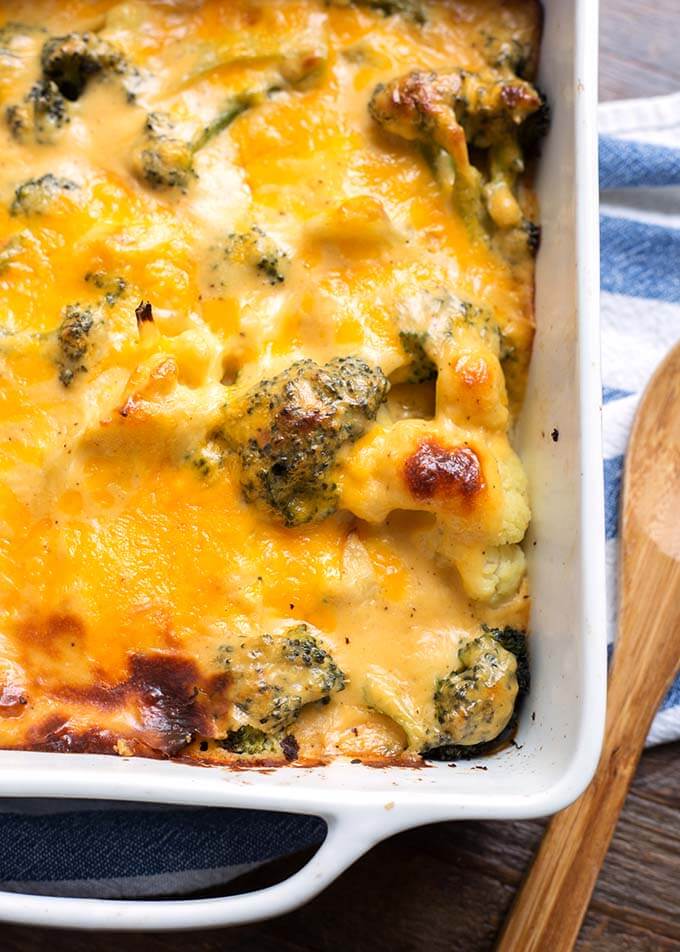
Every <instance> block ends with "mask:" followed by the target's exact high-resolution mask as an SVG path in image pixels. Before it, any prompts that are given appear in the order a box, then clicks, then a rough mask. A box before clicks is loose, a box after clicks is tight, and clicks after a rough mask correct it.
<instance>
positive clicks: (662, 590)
mask: <svg viewBox="0 0 680 952" xmlns="http://www.w3.org/2000/svg"><path fill="white" fill-rule="evenodd" d="M678 404H680V344H678V345H677V346H676V347H674V348H673V350H672V351H671V352H670V353H669V354H668V355H667V356H666V358H665V360H664V361H663V362H662V363H661V365H660V367H659V368H658V369H657V370H656V372H655V374H654V376H653V377H652V379H651V381H650V382H649V384H648V386H647V389H646V390H645V393H644V395H643V397H642V400H641V401H640V404H639V406H638V409H637V414H636V416H635V422H634V423H633V429H632V431H631V434H630V440H629V442H628V451H627V453H626V467H625V471H624V476H623V497H622V502H621V533H620V546H619V559H620V576H619V577H620V579H621V588H620V592H621V594H620V601H619V621H618V636H617V642H616V650H615V651H614V658H613V661H612V663H611V665H610V668H609V682H608V687H607V719H606V726H605V732H604V744H603V747H602V754H601V756H600V762H599V764H598V767H597V770H596V772H595V776H594V777H593V780H592V782H591V784H590V786H589V787H588V789H587V790H586V791H585V792H584V793H583V795H582V796H581V797H579V799H578V800H577V801H576V803H572V804H571V806H569V807H567V809H566V810H562V811H561V812H560V813H558V814H557V816H554V817H552V819H551V820H550V822H549V824H548V828H547V830H546V833H545V836H544V837H543V840H542V842H541V845H540V848H539V850H538V852H537V854H536V857H535V859H534V861H533V864H532V866H531V869H530V871H529V874H528V876H527V877H526V879H525V881H524V884H523V885H522V888H521V890H520V892H519V894H518V896H517V898H516V901H515V903H514V905H513V907H512V911H511V913H510V915H509V917H508V918H507V919H506V921H505V924H504V927H503V932H502V935H501V938H500V940H499V942H498V945H497V949H496V952H515V950H517V949H521V950H522V952H542V950H543V949H550V950H551V952H572V950H573V948H574V945H575V943H576V940H577V938H578V935H579V931H580V929H581V925H582V923H583V919H584V916H585V914H586V912H587V910H588V906H589V904H590V899H591V896H592V893H593V889H594V887H595V883H596V881H597V877H598V874H599V871H600V869H601V867H602V863H603V862H604V859H605V857H606V855H607V851H608V849H609V845H610V842H611V839H612V836H613V834H614V830H615V829H616V825H617V823H618V820H619V815H620V813H621V809H622V807H623V804H624V803H625V800H626V796H627V793H628V788H629V786H630V784H631V781H632V779H633V777H634V776H635V771H636V769H637V766H638V762H639V759H640V755H641V753H642V751H643V748H644V744H645V739H646V737H647V735H648V733H649V728H650V726H651V724H652V719H653V717H654V714H655V713H656V711H657V710H658V707H659V705H660V703H661V701H662V700H663V698H664V696H665V695H666V693H667V691H668V689H669V687H670V686H671V683H672V681H673V679H674V678H675V676H676V674H677V673H678V670H679V668H680V534H679V533H678V519H677V513H678V510H680V467H679V466H678V462H679V453H680V414H678V413H677V412H676V410H677V407H678ZM643 632H644V637H641V634H642V633H643Z"/></svg>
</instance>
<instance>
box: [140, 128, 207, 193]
mask: <svg viewBox="0 0 680 952" xmlns="http://www.w3.org/2000/svg"><path fill="white" fill-rule="evenodd" d="M193 163H194V149H193V148H192V146H191V144H190V143H188V142H185V141H184V140H183V139H181V138H180V137H179V136H178V135H177V134H176V131H175V127H174V124H173V122H172V120H171V119H170V117H169V116H167V115H166V114H165V113H161V112H152V113H150V114H149V115H148V116H147V118H146V122H145V123H144V130H143V143H142V146H141V147H140V148H139V149H138V150H137V152H136V153H135V155H134V157H133V168H134V171H135V174H136V175H137V177H138V178H139V179H140V180H141V181H143V182H145V183H146V184H147V185H149V186H150V187H151V188H154V189H163V188H179V189H181V190H182V191H186V189H187V187H188V186H189V184H190V182H191V181H192V179H195V178H196V172H195V171H194V164H193Z"/></svg>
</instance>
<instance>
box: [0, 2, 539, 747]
mask: <svg viewBox="0 0 680 952" xmlns="http://www.w3.org/2000/svg"><path fill="white" fill-rule="evenodd" d="M378 6H379V5H377V4H376V5H372V4H370V3H369V4H360V3H356V4H353V3H342V2H335V3H330V2H328V3H327V2H323V0H260V2H256V0H235V2H232V3H223V2H219V0H204V2H200V0H185V2H181V0H176V2H175V0H156V2H141V0H129V2H123V3H118V4H114V3H113V2H110V0H88V2H84V0H67V2H63V0H38V2H34V0H31V2H29V0H5V2H4V3H3V4H2V8H1V10H0V28H1V27H4V30H3V33H2V34H0V109H1V110H2V113H3V118H1V119H0V154H1V155H2V161H1V162H0V315H1V324H2V329H1V330H0V525H1V531H0V745H1V746H3V747H21V748H34V749H48V750H74V751H84V750H87V751H99V752H109V753H117V754H120V755H131V754H141V755H146V756H179V755H182V756H191V757H199V758H204V759H209V760H214V761H215V762H229V761H231V760H234V759H238V758H239V756H240V755H239V753H238V751H236V752H234V750H233V749H232V750H228V749H225V748H224V747H223V746H222V745H221V744H220V738H223V737H224V736H225V734H226V733H227V732H229V731H234V730H237V729H238V728H239V727H242V726H243V725H250V726H252V721H249V719H248V715H247V705H246V706H245V709H244V707H243V705H242V706H240V707H239V706H238V705H237V704H235V703H234V701H233V697H234V696H235V695H234V687H233V669H231V670H230V668H229V664H228V663H225V661H224V658H225V655H224V651H225V645H226V646H230V645H232V644H235V643H236V642H237V641H239V640H240V641H241V642H242V643H243V644H249V643H250V641H249V639H257V638H260V637H261V636H262V635H265V636H269V635H273V636H275V637H277V636H278V635H279V634H280V633H285V632H286V631H288V630H297V629H296V627H295V626H299V625H305V626H307V627H306V628H305V629H303V630H304V631H307V632H310V631H311V632H315V637H316V639H317V642H318V643H319V644H320V645H322V646H323V649H324V650H326V651H327V652H329V653H330V655H331V656H332V659H333V662H334V664H335V665H337V667H338V668H339V669H340V670H341V671H342V673H343V676H344V687H343V689H342V690H339V691H335V690H334V691H330V692H328V695H327V696H326V695H325V696H324V699H323V700H322V701H320V702H319V701H317V702H316V703H310V704H308V705H305V706H304V707H303V709H302V711H301V712H300V713H299V714H298V716H297V717H296V718H295V719H293V720H289V721H286V723H285V730H286V734H287V736H289V735H290V736H293V737H294V746H293V753H292V754H290V743H289V744H288V750H287V753H286V756H287V757H288V758H289V759H290V757H291V756H296V757H297V758H298V759H299V760H301V761H302V762H305V761H311V760H314V759H315V758H316V759H318V758H326V757H329V756H334V755H339V754H340V755H346V756H351V757H354V756H359V757H364V758H368V759H374V760H375V759H381V758H402V759H403V758H407V759H408V758H409V757H414V758H415V757H417V753H418V750H419V749H420V747H421V746H423V745H424V746H427V743H426V741H427V740H428V739H429V741H431V740H432V736H431V735H427V737H425V740H423V738H422V737H420V738H419V740H418V741H416V740H415V739H414V737H415V734H414V733H412V732H411V731H410V729H409V725H408V721H407V719H406V720H401V719H400V718H399V716H398V714H397V715H396V716H395V710H396V708H394V707H389V705H388V706H387V707H383V706H382V705H381V704H380V703H379V702H377V701H376V700H375V698H376V692H375V685H376V684H383V683H384V682H385V679H388V681H389V683H390V684H391V685H392V688H393V691H394V696H395V697H400V698H402V699H404V703H407V704H408V706H409V709H410V710H411V711H412V712H416V715H417V717H418V718H419V719H420V720H421V721H422V722H427V723H435V722H436V715H435V710H434V690H435V685H436V684H437V682H438V679H440V678H443V677H445V676H446V675H448V674H449V672H452V671H455V670H458V669H460V668H461V666H462V665H461V662H460V659H459V654H458V652H459V648H460V647H461V645H462V644H463V643H464V642H466V641H468V640H470V639H471V638H474V637H476V636H478V635H479V632H480V630H481V629H480V626H481V625H482V624H488V625H490V626H492V627H494V628H502V627H504V626H506V625H511V626H513V627H516V628H519V629H524V628H525V627H526V623H527V617H528V605H529V601H528V594H527V584H526V580H525V579H524V572H523V564H524V563H523V557H522V555H521V550H520V549H519V547H518V543H519V542H521V539H522V537H523V535H524V531H525V529H526V525H527V522H528V518H529V510H528V505H527V501H526V486H525V481H524V477H523V474H522V471H521V466H520V464H519V462H518V460H517V458H516V456H515V455H514V453H513V451H512V449H511V447H510V444H509V442H508V436H507V434H508V430H509V428H510V426H511V423H512V418H513V415H514V414H515V413H516V412H517V410H518V408H519V405H520V402H521V395H522V388H523V380H524V376H525V372H526V367H527V364H528V359H529V354H530V347H531V338H532V326H533V264H532V262H531V260H530V258H529V257H527V256H519V257H518V256H517V255H515V256H513V255H508V254H504V253H503V250H502V248H501V246H500V245H499V244H498V243H495V242H494V241H490V240H489V239H488V236H487V235H486V234H479V233H477V232H476V231H475V229H474V228H471V227H470V226H469V222H466V221H465V220H464V216H463V215H462V214H461V212H460V210H459V209H458V208H457V207H456V205H455V202H454V201H453V200H452V192H451V186H450V183H449V185H447V183H446V181H444V180H443V178H442V176H441V175H438V174H436V168H435V165H436V161H435V159H436V156H435V157H434V159H433V156H432V154H429V153H428V151H427V149H426V148H422V147H421V145H420V144H419V143H418V142H416V141H413V139H409V138H404V137H401V138H400V137H398V136H397V135H394V134H392V132H391V131H390V129H389V128H387V127H385V128H381V127H380V125H379V124H378V123H377V122H376V121H375V119H374V118H372V116H371V114H370V113H369V109H368V104H369V101H370V100H371V97H372V95H373V93H374V90H375V89H376V86H377V85H378V84H380V83H388V82H390V81H391V80H393V79H395V78H397V77H402V76H405V75H406V74H408V73H409V72H410V71H413V70H422V71H434V72H444V71H448V70H452V69H458V70H461V69H462V70H468V71H472V72H481V71H483V70H484V69H487V68H488V67H489V58H490V56H496V57H497V53H498V50H499V49H502V50H505V49H510V48H512V47H513V44H514V45H515V46H520V47H521V48H522V49H523V50H524V51H525V56H535V55H536V49H537V33H538V29H539V24H538V21H539V18H538V10H537V8H536V7H534V5H533V4H526V3H523V2H519V0H518V2H507V3H502V4H500V3H498V2H496V0H443V2H434V0H432V2H427V3H423V4H418V5H417V11H418V12H417V13H416V14H415V15H414V14H413V12H412V11H411V13H409V12H408V10H407V9H406V8H407V7H408V6H409V5H408V4H392V6H393V7H397V8H399V9H398V12H391V11H390V10H389V9H388V10H387V13H386V12H385V11H384V10H381V9H377V8H376V7H378ZM414 6H415V5H414ZM383 7H385V8H389V7H390V4H383ZM399 10H400V11H401V12H399ZM73 32H78V33H85V32H89V33H91V34H92V35H93V36H95V37H97V38H99V39H100V40H102V41H104V42H105V43H106V44H107V49H109V48H110V49H113V50H115V51H118V52H117V55H118V56H119V57H120V59H119V60H118V59H117V60H116V61H115V63H114V64H113V65H107V66H104V67H102V68H99V67H97V69H95V70H94V71H93V73H92V75H88V76H86V77H85V78H84V80H83V84H84V88H83V89H82V90H81V91H80V92H79V93H78V95H77V97H75V98H73V97H69V96H66V95H65V96H64V98H65V102H64V107H65V111H66V115H65V116H62V120H61V123H60V124H59V122H58V121H56V120H54V113H53V112H52V113H50V115H49V117H48V118H47V119H45V120H44V122H42V124H40V123H39V122H38V119H37V118H36V116H37V115H38V112H39V110H38V107H37V106H36V94H35V93H34V94H31V90H32V89H35V88H36V84H40V83H44V82H45V70H46V67H45V63H44V61H45V57H44V48H45V44H46V42H47V41H48V40H49V39H50V38H51V37H55V36H56V37H63V36H65V35H66V34H69V33H73ZM526 51H529V52H528V53H527V52H526ZM41 54H42V56H43V60H42V63H41ZM76 79H78V77H76ZM55 89H56V87H55ZM51 92H52V93H54V92H55V90H54V89H52V90H51ZM69 92H70V93H73V90H69ZM43 93H44V87H43ZM31 95H33V100H31V98H30V97H31ZM234 102H236V103H238V108H239V110H240V111H239V114H238V115H236V116H235V117H233V118H232V119H231V120H230V121H229V122H228V123H227V124H225V125H224V128H222V129H219V130H216V129H214V128H213V127H212V126H211V124H212V123H213V121H214V119H215V117H216V116H219V115H223V114H224V111H225V108H226V106H225V104H226V105H228V104H229V103H234ZM14 107H17V108H14ZM21 110H23V112H21ZM22 115H23V116H24V117H26V116H28V119H27V120H25V121H24V122H23V125H22V124H21V122H20V118H21V116H22ZM149 116H161V117H168V116H169V117H171V120H172V135H171V136H170V138H172V140H173V143H175V144H174V145H172V148H173V149H179V148H180V147H181V145H182V144H183V143H187V142H190V143H192V144H193V145H192V148H193V149H194V151H193V154H192V155H191V157H190V160H187V162H190V168H189V170H188V171H187V163H185V166H183V171H182V172H181V175H180V172H177V173H176V174H177V175H178V176H180V178H181V176H182V175H183V176H184V179H183V180H182V181H179V182H178V184H170V185H168V184H167V183H166V182H165V183H161V184H159V182H158V180H157V179H156V178H154V177H153V175H157V169H154V171H153V174H152V172H151V171H150V169H149V165H148V163H149V162H150V161H151V160H150V158H149V156H148V155H146V156H145V155H144V152H145V150H146V151H147V152H150V151H151V150H152V149H153V148H154V147H156V145H157V143H158V141H160V140H159V135H160V134H159V133H158V131H157V129H156V131H154V130H153V129H150V126H149V123H150V122H152V123H153V122H156V123H157V124H158V123H162V122H165V121H166V119H165V118H161V119H154V120H149V118H148V117H149ZM12 119H13V120H14V121H13V122H12ZM39 126H41V128H39ZM206 130H208V131H206ZM154 136H155V137H156V138H154ZM202 139H205V140H206V141H205V142H204V143H203V142H202V141H201V140H202ZM176 143H180V145H179V146H177V145H176ZM471 154H472V153H471ZM145 163H146V164H145ZM185 173H186V174H185ZM47 176H51V177H53V179H54V181H52V180H47V179H46V178H45V177H47ZM30 180H33V181H35V180H40V183H41V188H42V190H43V192H44V191H45V190H46V191H47V193H48V195H47V198H46V199H44V200H43V198H42V197H39V199H38V200H37V201H36V197H35V194H34V193H29V191H28V190H26V189H24V191H23V192H22V191H21V189H22V186H25V183H27V182H29V181H30ZM55 183H56V184H55ZM43 192H41V196H42V194H43ZM515 194H516V196H517V200H518V201H519V202H520V204H521V206H522V211H523V214H525V215H526V216H527V218H530V217H533V216H532V211H533V201H532V197H531V193H530V191H529V189H528V188H527V186H526V183H524V182H523V180H522V179H521V177H520V178H518V180H517V183H516V187H515ZM442 301H444V302H445V304H444V305H442V303H441V302H442ZM452 301H453V303H451V302H452ZM140 302H148V303H149V304H150V305H151V307H150V308H147V309H146V310H144V307H143V306H142V307H141V308H140ZM433 302H436V303H435V304H433ZM460 302H463V304H461V303H460ZM69 308H70V310H69ZM471 309H472V310H471ZM473 311H474V314H475V315H477V316H478V315H483V320H482V321H481V323H480V321H479V320H477V318H475V321H474V322H473V321H471V320H468V318H467V317H466V321H467V324H466V322H465V321H463V320H462V319H461V320H458V318H457V317H455V315H459V316H460V315H468V316H469V315H470V314H471V313H473ZM444 312H446V314H447V315H450V314H454V318H453V320H454V323H455V321H458V323H457V324H455V326H456V327H457V328H458V330H457V331H456V334H454V335H453V336H452V335H451V333H450V330H447V331H446V333H444V331H442V335H441V336H440V337H437V334H436V333H435V332H434V331H433V330H432V328H433V327H434V325H435V324H436V322H437V319H438V318H439V317H440V316H441V315H442V314H443V313H444ZM83 315H85V317H83ZM447 320H451V318H450V316H449V317H447ZM484 321H486V322H487V323H486V325H485V324H484ZM69 322H70V323H69ZM74 322H75V323H74ZM440 323H441V322H440ZM471 323H473V324H474V327H472V329H469V328H468V326H467V325H469V324H471ZM483 325H484V326H483ZM487 325H488V327H492V328H493V332H492V331H491V330H489V332H488V334H487V333H486V331H485V329H484V328H485V327H486V326H487ZM447 327H448V325H447ZM480 327H481V330H480ZM405 333H407V334H412V335H416V336H417V335H420V338H422V337H423V335H424V334H430V337H431V340H432V342H433V343H432V347H433V348H434V349H435V350H436V354H435V356H434V364H436V374H437V376H436V381H435V380H434V379H432V378H433V376H434V374H432V373H428V374H425V375H424V377H425V378H428V377H429V379H416V377H415V376H414V374H413V373H412V370H413V363H412V355H409V353H408V349H407V348H405V337H404V334H405ZM494 334H495V335H496V338H495V342H494V341H492V340H491V338H492V337H493V336H494ZM447 335H448V336H447ZM456 335H457V336H456ZM466 335H467V336H466ZM409 339H411V338H409ZM412 339H413V340H415V339H416V337H413V338H412ZM499 341H500V344H499ZM338 356H340V357H356V358H358V359H360V360H361V361H362V362H363V363H364V364H365V365H366V366H367V367H370V368H380V370H381V371H382V374H384V375H385V377H387V378H388V379H389V380H390V383H391V391H390V393H389V395H388V397H387V399H386V400H384V401H383V402H382V403H381V406H380V408H379V409H378V411H377V416H375V419H372V420H371V421H370V422H369V423H368V424H367V425H366V426H365V427H364V429H363V435H360V434H357V437H356V438H355V437H353V438H352V440H351V441H347V442H346V443H345V444H343V446H342V447H341V448H340V449H339V451H338V454H337V459H336V460H335V462H334V466H335V468H334V470H333V474H334V475H333V478H334V480H335V482H336V483H337V494H338V496H337V502H336V504H335V505H334V507H333V511H332V512H331V513H330V514H329V515H327V516H326V517H325V518H319V519H316V520H312V521H309V522H305V523H302V524H299V525H290V524H288V525H287V524H285V521H282V520H281V519H280V518H277V516H276V513H270V512H268V511H267V510H266V509H263V507H262V506H260V505H257V504H254V503H253V502H252V501H251V500H249V498H247V492H246V491H245V490H244V486H243V479H242V470H241V461H240V457H239V455H238V453H237V452H232V451H230V448H229V445H228V443H229V436H230V430H229V426H228V425H227V424H226V423H225V422H224V421H225V419H226V418H228V414H229V412H230V408H231V407H234V406H240V405H241V404H240V403H239V401H247V399H249V395H250V394H252V393H253V392H255V390H256V389H257V387H258V385H259V384H260V381H262V380H263V379H272V378H276V377H277V375H280V374H281V373H284V372H285V371H286V369H287V368H289V367H290V366H291V364H293V363H294V362H295V361H299V360H302V359H309V360H311V361H314V362H315V364H317V365H320V366H323V365H327V364H328V363H329V362H330V361H332V360H333V358H336V357H338ZM506 385H507V386H506ZM506 390H507V395H506ZM244 405H245V404H244ZM225 414H226V415H227V417H225ZM461 448H462V449H461ZM463 451H464V452H463ZM465 454H468V455H467V456H466V455H465ZM466 460H467V461H471V462H470V465H469V466H468V463H467V462H466ZM466 466H467V468H466ZM461 474H463V475H461ZM494 560H495V561H494ZM499 566H500V568H499ZM239 676H240V677H241V678H242V679H243V678H245V679H246V682H247V679H248V678H249V677H250V675H249V674H248V672H247V671H245V673H243V672H242V673H241V674H240V675H239ZM259 690H260V687H258V679H257V676H256V675H255V674H253V675H252V692H253V694H257V692H258V691H259ZM238 694H239V696H240V695H242V694H243V685H241V686H240V687H239V691H238ZM502 716H504V715H503V711H500V709H499V714H498V717H499V723H498V729H500V728H501V727H502V726H503V723H501V720H500V719H501V718H502ZM505 719H506V720H507V718H505ZM496 732H497V731H496ZM416 734H417V732H416ZM423 736H425V735H423ZM232 747H233V745H232ZM272 756H273V759H274V760H277V759H281V756H280V753H274V754H273V755H272Z"/></svg>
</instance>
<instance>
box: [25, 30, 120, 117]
mask: <svg viewBox="0 0 680 952" xmlns="http://www.w3.org/2000/svg"><path fill="white" fill-rule="evenodd" d="M40 63H41V66H42V71H43V76H44V77H45V79H47V80H51V81H52V82H53V83H55V84H56V86H57V88H58V89H59V92H60V93H61V94H62V96H64V97H65V98H66V99H68V100H70V101H71V102H75V101H76V100H77V99H79V98H80V96H81V95H82V94H83V92H84V91H85V88H86V87H87V84H88V83H89V81H90V80H91V79H92V78H93V77H95V76H99V75H101V74H103V73H118V74H121V73H123V72H124V71H125V59H124V57H123V55H122V54H121V53H120V52H119V51H118V50H116V49H115V47H113V46H112V45H111V44H110V43H108V42H107V41H106V40H103V39H102V38H101V37H99V36H97V34H96V33H69V34H68V35H67V36H55V37H52V38H51V39H49V40H47V42H46V43H45V45H44V46H43V48H42V53H41V56H40Z"/></svg>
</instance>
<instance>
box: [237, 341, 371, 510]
mask: <svg viewBox="0 0 680 952" xmlns="http://www.w3.org/2000/svg"><path fill="white" fill-rule="evenodd" d="M388 389H389V383H388V381H387V379H386V377H385V376H384V374H383V373H382V371H381V370H380V368H377V367H369V366H368V364H365V363H364V362H363V361H362V360H360V359H359V358H357V357H336V358H334V359H333V360H331V361H330V362H329V363H327V364H325V365H324V366H319V365H318V364H316V363H315V362H314V361H313V360H301V361H298V362H297V363H294V364H292V365H291V366H290V367H288V369H287V370H284V371H283V372H282V373H280V374H279V375H278V376H277V377H274V378H273V379H271V380H263V381H261V382H260V384H258V386H257V387H255V388H254V389H253V390H252V391H251V392H250V393H249V394H248V395H247V397H246V398H245V402H243V401H241V402H239V405H238V406H235V407H231V408H230V409H229V410H228V411H227V418H226V420H225V424H224V426H223V430H222V432H223V435H224V437H225V439H226V440H227V442H228V443H230V444H231V445H232V446H233V447H234V448H235V449H236V451H237V453H238V455H239V456H240V460H241V488H242V491H243V495H244V498H245V499H246V500H247V501H248V502H252V503H255V504H256V505H257V506H258V507H260V508H261V509H263V510H264V511H265V512H266V513H267V514H268V515H270V516H272V517H274V518H275V519H277V520H278V521H281V522H283V523H284V525H286V526H295V525H301V524H302V523H305V522H310V521H312V520H317V521H318V520H321V519H324V518H326V517H327V516H329V515H330V514H331V513H333V512H334V511H335V510H336V508H337V504H338V489H337V485H336V483H335V481H334V478H333V474H332V469H333V466H334V464H335V462H336V457H337V454H338V452H339V451H340V450H341V449H342V447H343V446H345V445H347V444H348V443H352V442H354V441H355V440H357V439H359V437H360V436H361V435H362V434H363V433H364V432H365V430H366V428H367V426H368V424H369V422H370V421H371V420H374V419H375V416H376V414H377V412H378V409H379V407H380V405H381V404H382V403H383V402H384V400H385V398H386V397H387V391H388Z"/></svg>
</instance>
